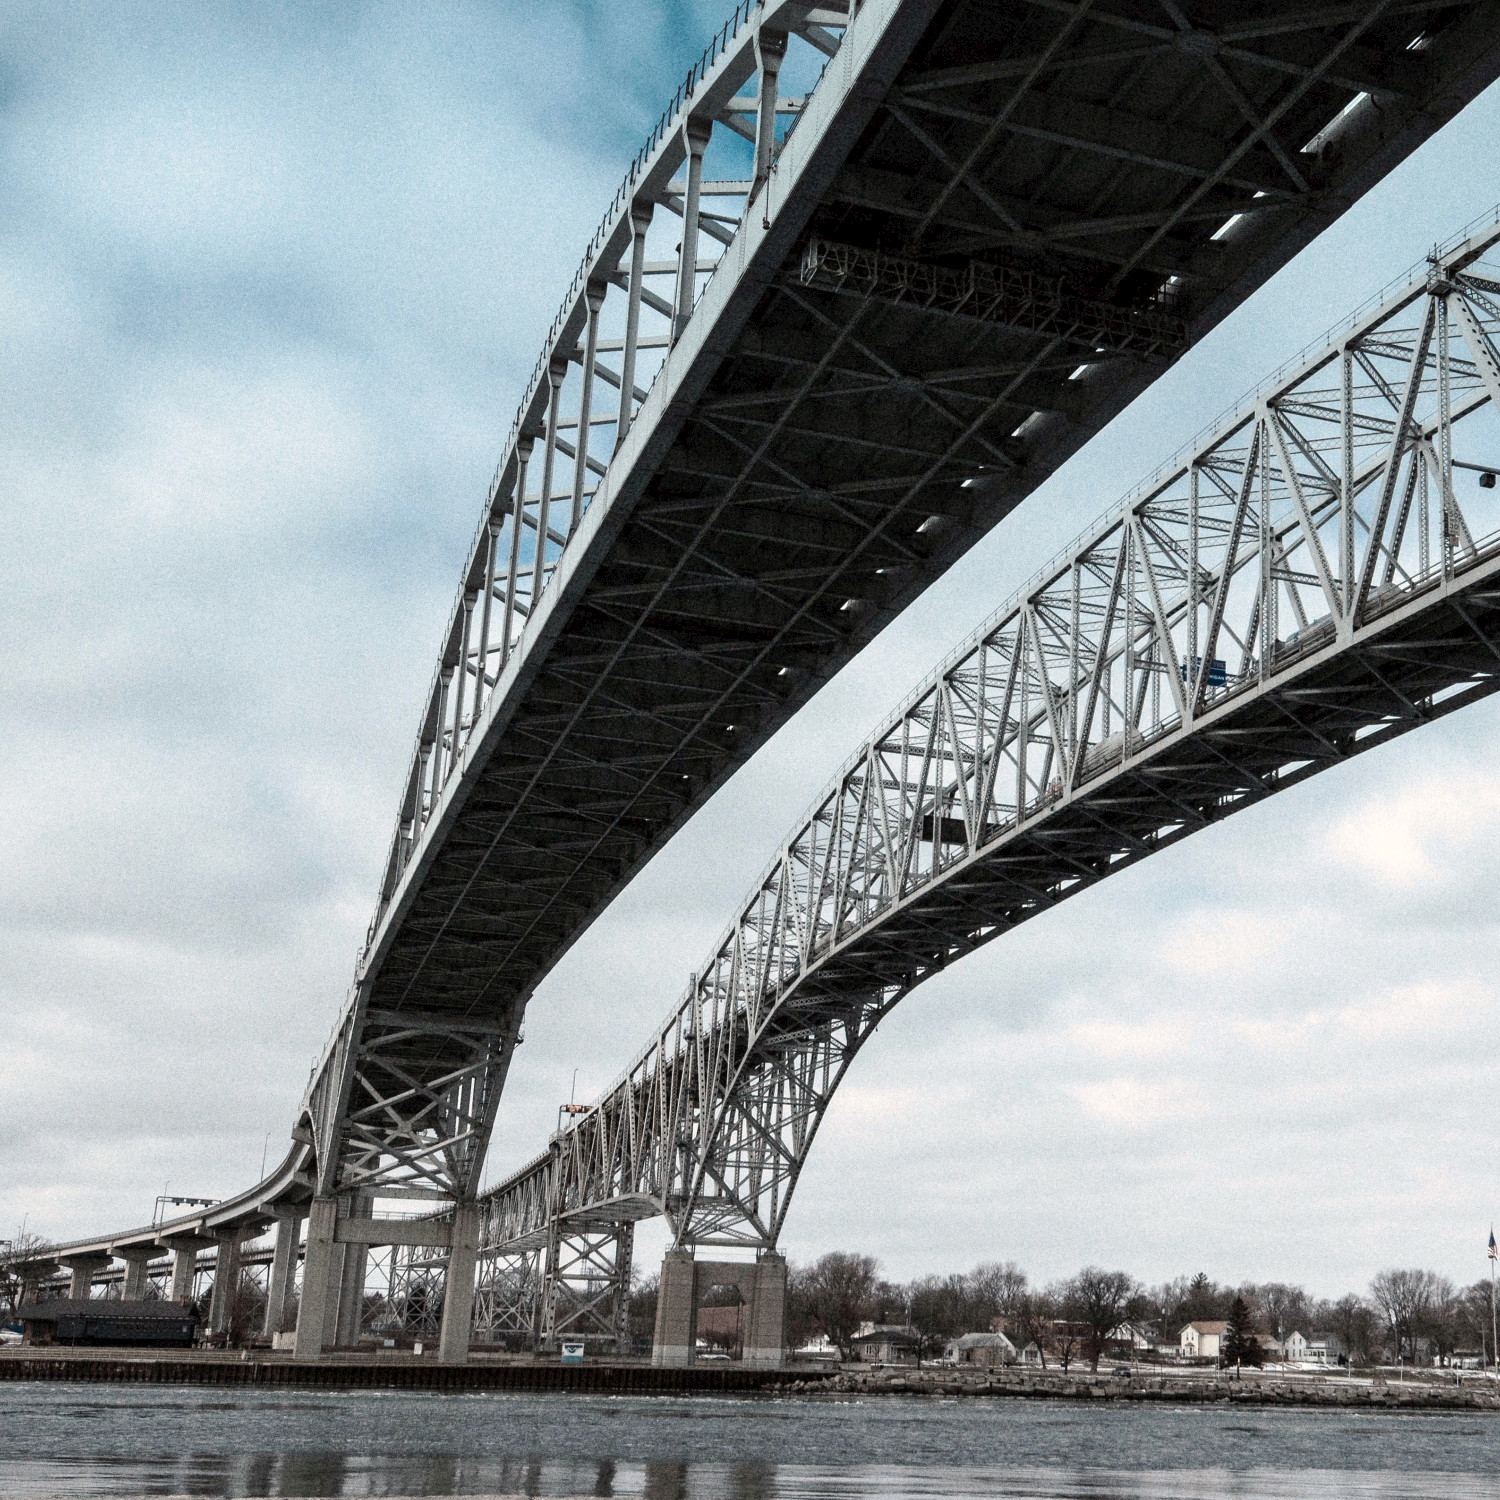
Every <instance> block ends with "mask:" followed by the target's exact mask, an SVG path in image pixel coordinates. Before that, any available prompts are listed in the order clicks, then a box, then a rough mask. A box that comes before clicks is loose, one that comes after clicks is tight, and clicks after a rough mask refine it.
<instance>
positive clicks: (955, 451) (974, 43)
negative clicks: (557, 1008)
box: [307, 0, 1500, 1197]
mask: <svg viewBox="0 0 1500 1500" xmlns="http://www.w3.org/2000/svg"><path fill="white" fill-rule="evenodd" d="M1497 46H1500V17H1497V16H1496V15H1495V14H1494V13H1493V10H1492V8H1490V7H1486V6H1484V5H1482V4H1477V3H1452V4H1445V5H1432V4H1426V3H1423V4H1412V3H1396V0H1386V3H1373V4H1365V5H1359V6H1342V7H1340V6H1334V7H1329V6H1328V5H1327V4H1325V3H1322V0H1319V3H1311V0H1267V3H1264V4H1259V5H1257V6H1255V7H1254V8H1253V9H1252V11H1251V12H1249V13H1247V12H1246V11H1245V9H1244V7H1232V6H1226V5H1223V4H1220V3H1209V0H1196V3H1193V0H1189V3H1185V4H1183V5H1182V6H1179V7H1172V8H1170V9H1169V10H1164V11H1162V12H1161V13H1160V16H1159V17H1158V16H1157V14H1156V13H1155V12H1153V13H1152V14H1151V15H1150V16H1147V17H1143V15H1142V14H1140V7H1138V6H1135V5H1133V4H1131V3H1129V0H1100V3H1095V4H1071V3H1069V4H1062V3H1055V0H1005V3H1001V4H996V3H994V0H949V3H944V4H939V3H937V0H903V3H898V0H865V3H863V4H861V5H859V6H858V8H857V9H855V8H854V7H852V6H848V5H837V6H816V5H807V4H792V3H784V0H765V3H763V4H755V3H747V4H742V5H741V6H740V7H739V8H738V9H737V10H736V12H735V14H734V16H733V17H732V18H731V20H730V22H729V23H728V24H727V25H726V26H725V28H724V29H723V31H721V33H720V34H719V36H718V37H717V38H716V39H715V41H714V43H713V44H712V45H711V46H710V48H709V50H708V52H707V53H706V54H705V56H704V58H703V60H702V62H701V63H699V64H698V65H697V66H695V68H694V69H693V70H692V71H691V72H690V73H689V75H688V77H687V79H686V80H685V82H684V84H683V87H682V88H681V89H680V90H679V91H678V95H677V96H676V97H675V98H674V100H673V102H672V104H671V106H670V107H669V109H668V110H667V111H666V113H665V114H664V115H663V116H662V119H661V121H660V123H659V124H658V127H657V129H656V130H655V131H654V132H653V135H652V137H651V140H650V141H649V142H648V143H647V146H646V147H645V149H644V150H643V151H642V152H641V154H640V155H639V156H638V158H637V160H636V162H635V163H634V164H633V166H632V169H631V172H630V174H629V176H628V178H627V180H626V182H625V183H624V184H623V185H622V187H621V189H620V191H619V193H618V194H617V195H616V197H615V200H614V202H613V203H612V204H611V206H610V209H609V212H608V213H607V215H606V217H605V220H604V222H603V223H602V224H601V226H600V228H599V231H598V233H597V234H596V235H595V237H594V239H593V241H592V242H591V244H590V246H589V249H588V252H587V254H586V256H585V258H584V262H583V264H582V265H581V266H580V268H579V270H578V273H577V275H576V276H575V278H574V281H573V284H572V286H571V288H570V290H569V294H568V297H567V299H566V300H565V302H564V306H563V308H562V310H561V312H560V313H559V314H558V317H557V320H556V321H555V322H554V325H553V327H552V330H551V331H550V333H549V337H548V340H547V343H546V346H545V348H544V349H543V352H542V355H541V357H540V358H539V359H538V361H537V366H536V370H535V373H534V375H533V379H532V382H531V386H530V388H529V390H528V392H527V395H526V397H525V399H524V400H523V402H522V404H521V407H520V410H519V412H518V414H517V417H516V421H515V424H514V426H513V429H512V432H511V435H510V440H509V442H508V444H507V447H506V451H505V454H504V456H503V458H502V460H501V463H500V466H499V469H498V471H497V473H496V476H495V480H494V483H493V485H492V487H491V490H490V494H489V498H488V503H487V504H486V507H485V510H484V514H483V517H482V520H481V524H480V528H479V531H478V534H477V536H476V538H475V541H474V545H473V547H472V549H471V551H470V554H469V557H468V560H467V562H466V564H465V568H464V571H463V574H462V581H461V584H460V589H459V597H458V599H457V601H456V603H455V606H454V610H453V613H452V616H451V619H450V625H449V629H448V632H447V636H446V638H445V642H444V647H443V651H442V653H441V656H440V659H439V662H438V666H437V670H436V672H435V674H434V678H433V683H432V688H431V691H430V693H429V696H428V700H427V704H426V709H425V712H424V714H423V716H422V719H421V724H420V729H419V732H418V736H417V743H416V745H415V747H414V750H413V755H412V761H411V769H410V773H409V775H408V778H407V783H406V788H405V792H404V795H403V798H402V802H401V809H400V814H399V817H398V820H397V828H396V830H395V834H394V836H393V840H392V845H391V853H390V858H389V861H388V863H387V867H386V873H385V878H384V881H383V883H382V888H381V895H380V901H379V905H378V908H377V911H376V914H375V918H374V920H373V921H372V923H371V927H370V933H369V939H368V943H367V946H366V949H365V952H364V954H363V956H362V958H361V961H360V965H359V970H358V975H357V980H356V984H355V986H354V988H353V990H352V991H351V995H350V998H349V1002H348V1006H347V1009H346V1018H347V1021H348V1023H349V1024H348V1025H347V1026H346V1027H344V1028H343V1029H342V1030H341V1031H340V1033H339V1035H338V1037H337V1039H336V1042H335V1044H334V1045H333V1046H332V1047H331V1048H330V1049H329V1052H328V1055H327V1057H326V1059H325V1062H324V1064H323V1065H322V1067H321V1068H320V1070H319V1072H318V1074H317V1076H316V1078H315V1080H314V1084H313V1087H312V1089H311V1090H310V1094H309V1108H308V1111H307V1123H308V1126H309V1129H310V1134H311V1136H312V1138H313V1140H314V1141H315V1143H316V1146H317V1153H318V1157H319V1162H318V1168H317V1173H316V1176H317V1181H318V1184H319V1186H320V1189H321V1190H322V1191H334V1190H336V1189H337V1190H340V1191H342V1190H347V1189H350V1188H359V1187H365V1188H372V1189H375V1188H380V1187H382V1186H386V1187H390V1186H395V1187H399V1188H401V1189H403V1190H404V1191H408V1192H432V1193H435V1194H441V1195H447V1196H458V1197H462V1196H464V1195H465V1194H466V1193H468V1192H469V1191H471V1190H472V1188H473V1185H474V1182H475V1180H476V1178H477V1174H478V1171H479V1165H480V1163H481V1161H482V1159H483V1154H484V1149H485V1145H486V1142H487V1139H488V1134H489V1130H490V1127H491V1122H492V1121H493V1118H494V1109H495V1104H496V1101H497V1099H498V1096H499V1092H500V1089H501V1087H502V1084H503V1080H504V1076H505V1070H506V1067H507V1065H508V1061H509V1057H510V1054H511V1051H512V1049H513V1047H514V1046H515V1043H516V1040H517V1039H518V1037H519V1035H520V1023H521V1016H522V1010H523V1007H524V1005H525V1003H526V1000H527V998H528V997H529V995H530V994H531V992H532V990H533V989H534V988H535V986H536V984H537V982H538V981H539V980H540V978H541V976H542V975H543V974H544V973H545V972H546V971H547V970H548V969H549V968H550V967H551V965H552V964H554V963H555V962H556V961H557V959H558V958H559V956H560V955H561V954H562V953H563V952H564V951H565V950H566V948H567V947H568V945H569V944H570V943H571V942H572V941H574V939H575V938H576V937H577V936H578V934H579V933H580V932H581V931H582V930H583V929H584V927H586V926H587V924H588V923H589V921H590V920H592V918H593V917H594V916H595V915H597V913H598V912H599V911H600V909H601V908H602V907H603V906H604V904H605V903H606V902H607V901H608V900H609V899H610V898H611V897H612V895H613V894H614V893H615V892H617V891H618V890H619V889H620V888H621V887H622V886H623V884H624V883H625V882H626V881H627V880H628V879H629V878H630V876H631V874H632V873H633V872H634V871H635V870H636V869H637V868H639V867H640V865H641V864H642V863H643V862H644V861H645V860H646V859H647V858H649V856H650V855H651V854H652V853H654V852H655V851H656V850H657V849H658V848H660V847H661V845H662V843H663V842H664V841H665V840H666V838H667V837H669V835H670V834H671V833H672V831H673V830H674V829H676V828H677V827H678V826H680V824H681V823H682V822H683V820H684V819H685V818H686V817H687V816H688V815H689V814H690V813H691V812H692V811H693V810H694V809H695V808H696V807H698V806H699V805H701V803H702V802H703V801H704V800H705V798H706V797H707V796H708V795H709V794H710V793H711V792H712V791H713V790H714V788H716V787H717V786H718V785H719V784H720V783H721V782H722V781H723V780H724V779H725V778H726V777H727V776H728V775H729V774H730V773H731V772H732V771H733V770H734V769H735V768H736V767H737V766H739V765H740V764H742V763H743V762H744V760H745V759H746V758H747V757H748V756H749V755H750V754H751V752H752V751H753V749H754V748H755V747H756V746H757V745H758V744H760V743H761V742H762V741H763V740H764V739H765V738H766V737H767V736H768V735H769V734H770V733H771V732H772V731H773V730H774V729H775V728H776V727H777V726H779V725H780V724H781V723H783V722H785V720H786V719H787V717H788V716H789V715H790V714H791V713H792V712H793V711H794V710H795V709H796V708H797V707H798V706H799V705H800V704H801V703H803V702H804V701H806V699H807V698H808V697H809V696H810V695H811V694H812V693H813V692H814V691H816V689H817V688H818V687H819V686H820V685H821V684H822V683H824V682H825V681H827V680H828V678H829V677H830V676H832V674H833V673H834V672H835V671H837V669H838V668H839V666H840V665H841V664H842V663H843V662H845V661H846V660H848V659H849V657H850V656H851V655H852V654H853V653H854V652H855V651H856V650H858V649H859V647H860V646H861V645H862V644H863V643H864V642H865V641H867V640H869V639H870V638H871V636H872V635H873V634H874V633H875V632H876V631H877V630H878V629H879V628H880V627H881V626H882V625H883V624H884V623H885V622H886V621H887V620H889V619H890V618H891V617H892V616H893V614H894V613H895V612H896V611H897V610H898V609H899V608H900V607H901V606H902V605H903V604H904V603H905V602H906V601H907V600H909V599H911V598H912V597H914V596H915V595H916V594H917V593H918V592H919V591H920V590H921V589H922V588H924V587H925V586H926V585H927V584H928V583H929V582H930V581H931V580H932V579H933V578H934V577H935V576H937V574H938V573H939V572H940V571H941V570H942V569H943V568H944V567H945V566H946V565H947V564H948V563H949V562H951V561H952V560H953V559H954V558H955V557H957V556H958V555H959V554H960V553H962V552H963V551H964V550H965V549H966V548H967V547H968V546H969V545H971V544H972V543H973V541H974V540H975V539H976V538H977V537H978V536H980V535H981V534H982V533H983V532H984V531H985V530H986V529H987V528H988V527H989V526H991V525H993V524H994V522H995V521H996V520H998V519H999V518H1000V517H1001V516H1002V515H1004V514H1005V513H1006V512H1007V511H1008V510H1009V509H1011V508H1012V507H1013V506H1014V505H1015V504H1016V503H1017V502H1018V501H1019V500H1020V499H1021V498H1023V497H1024V496H1025V495H1026V494H1027V493H1029V492H1030V490H1031V489H1033V488H1034V487H1035V486H1036V485H1037V484H1038V483H1039V482H1040V481H1041V480H1042V479H1043V478H1044V477H1045V476H1046V475H1047V474H1048V473H1050V472H1051V471H1052V469H1053V468H1055V467H1056V465H1057V464H1058V463H1059V462H1060V461H1061V460H1062V459H1063V458H1064V457H1066V456H1067V455H1068V454H1069V453H1071V452H1072V451H1074V450H1075V449H1076V448H1077V447H1078V445H1079V444H1080V443H1082V442H1083V441H1085V440H1086V439H1087V437H1088V436H1089V435H1090V434H1091V433H1093V432H1094V431H1096V430H1097V429H1098V427H1099V426H1100V425H1102V423H1104V422H1105V421H1107V420H1108V418H1109V417H1110V416H1111V415H1113V413H1114V412H1116V411H1117V410H1118V409H1119V408H1120V407H1121V406H1122V405H1123V404H1124V403H1125V402H1126V401H1128V400H1129V399H1130V398H1131V397H1132V396H1133V395H1134V394H1135V393H1137V392H1138V391H1139V390H1141V389H1142V388H1143V387H1144V386H1145V385H1146V384H1148V383H1149V382H1150V381H1151V380H1152V379H1154V378H1155V376H1156V375H1157V374H1158V373H1159V372H1160V371H1161V370H1162V369H1163V368H1165V366H1166V365H1167V364H1168V363H1169V362H1170V361H1171V360H1172V359H1174V358H1175V357H1176V356H1177V355H1178V354H1180V353H1181V352H1182V350H1183V349H1184V348H1186V347H1187V346H1188V345H1189V344H1190V343H1191V342H1192V341H1193V340H1194V339H1196V338H1197V337H1199V336H1201V335H1202V333H1203V332H1204V331H1205V330H1206V329H1208V328H1209V327H1211V326H1212V325H1213V324H1214V323H1215V322H1216V321H1217V320H1218V319H1219V318H1221V317H1222V316H1223V315H1224V314H1225V313H1226V312H1227V311H1229V310H1230V308H1232V307H1233V306H1234V305H1236V303H1237V302H1238V301H1240V300H1241V299H1242V298H1243V297H1244V296H1245V295H1246V294H1247V292H1248V291H1250V290H1251V289H1252V288H1253V287H1254V286H1256V285H1258V284H1259V282H1260V281H1261V280H1263V279H1264V277H1265V276H1266V275H1267V274H1269V272H1270V271H1271V270H1273V269H1275V267H1276V266H1278V265H1279V264H1281V263H1282V262H1283V261H1284V260H1285V259H1286V258H1287V257H1288V256H1289V255H1290V254H1291V253H1293V251H1294V250H1295V249H1296V248H1297V247H1298V246H1300V245H1301V244H1302V243H1304V242H1305V240H1306V239H1307V238H1308V237H1309V236H1310V235H1311V234H1312V233H1314V232H1315V231H1316V229H1317V228H1318V227H1320V226H1321V225H1323V224H1325V223H1327V222H1328V221H1329V220H1330V219H1331V218H1332V217H1334V216H1335V215H1336V214H1337V213H1338V212H1339V211H1340V210H1341V209H1342V207H1343V206H1344V205H1345V204H1346V203H1347V202H1349V201H1350V200H1351V199H1352V198H1353V197H1354V196H1356V195H1357V194H1358V193H1359V192H1360V191H1362V190H1363V189H1364V187H1365V186H1367V185H1368V183H1369V182H1371V181H1374V180H1375V179H1376V178H1377V177H1378V176H1379V175H1380V174H1381V173H1382V172H1383V171H1384V170H1386V169H1387V168H1388V166H1389V165H1390V164H1391V163H1393V162H1394V161H1395V160H1397V159H1398V158H1399V157H1400V156H1401V155H1402V154H1403V152H1404V151H1405V150H1406V149H1409V146H1410V145H1411V144H1414V143H1415V142H1416V141H1417V140H1418V139H1419V138H1420V137H1421V136H1422V135H1425V133H1426V132H1427V131H1429V130H1430V129H1431V128H1432V127H1433V124H1434V122H1435V120H1436V119H1437V118H1439V117H1441V116H1442V115H1444V114H1445V113H1446V112H1449V111H1451V110H1452V109H1454V108H1456V107H1457V105H1458V104H1459V103H1460V102H1462V100H1463V99H1465V98H1468V97H1470V96H1471V95H1472V93H1473V92H1474V91H1475V90H1477V89H1478V88H1479V87H1481V86H1482V85H1483V84H1484V83H1486V82H1488V81H1489V79H1490V78H1491V77H1492V76H1493V75H1494V73H1495V72H1496V71H1497V69H1500V55H1497ZM799 50H800V53H801V54H802V55H801V57H800V58H799V55H798V54H799ZM808 59H812V60H813V61H814V62H815V63H816V64H817V66H816V67H813V66H809V63H808ZM819 69H821V71H819ZM799 72H800V73H802V74H804V75H805V82H807V83H811V84H813V85H814V86H813V87H812V88H811V89H810V91H807V92H797V91H792V90H794V89H795V90H801V89H802V87H803V83H802V81H797V82H795V83H793V84H790V85H789V82H788V81H789V80H793V79H794V78H795V75H797V74H798V73H799ZM622 392H623V393H624V395H623V397H622V394H621V393H622ZM377 1012H378V1013H380V1015H381V1016H383V1017H386V1018H390V1019H380V1020H377V1019H374V1017H375V1016H376V1013H377ZM476 1019H478V1020H481V1021H483V1022H484V1023H485V1024H486V1025H488V1026H489V1027H490V1028H491V1029H490V1031H489V1033H488V1034H487V1035H486V1036H485V1037H483V1038H480V1037H478V1036H470V1035H463V1034H460V1033H459V1032H457V1031H455V1030H453V1029H451V1023H452V1022H454V1021H464V1022H469V1021H474V1020H476ZM851 1025H852V1027H853V1030H852V1032H851V1035H854V1036H858V1035H862V1034H863V1026H864V1021H863V1020H862V1019H860V1018H858V1017H856V1018H853V1019H852V1020H851ZM445 1027H447V1028H448V1029H445ZM788 1086H789V1087H790V1086H791V1085H788ZM447 1091H452V1093H453V1102H452V1103H451V1105H444V1104H443V1103H441V1102H440V1101H441V1099H442V1098H443V1097H444V1095H445V1092H447Z"/></svg>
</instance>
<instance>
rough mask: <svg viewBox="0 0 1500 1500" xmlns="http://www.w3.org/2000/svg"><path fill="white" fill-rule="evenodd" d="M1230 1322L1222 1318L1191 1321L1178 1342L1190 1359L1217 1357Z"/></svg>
mask: <svg viewBox="0 0 1500 1500" xmlns="http://www.w3.org/2000/svg"><path fill="white" fill-rule="evenodd" d="M1228 1327H1229V1324H1228V1323H1226V1322H1224V1321H1223V1320H1221V1319H1207V1320H1204V1321H1200V1322H1197V1323H1189V1324H1188V1325H1187V1327H1186V1328H1184V1329H1183V1330H1182V1332H1181V1333H1180V1334H1179V1335H1178V1339H1177V1343H1178V1346H1179V1347H1180V1348H1181V1350H1182V1352H1183V1354H1185V1355H1186V1356H1187V1357H1188V1358H1189V1359H1217V1358H1218V1357H1219V1346H1220V1344H1221V1343H1222V1342H1223V1340H1224V1330H1225V1329H1226V1328H1228Z"/></svg>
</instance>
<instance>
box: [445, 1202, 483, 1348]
mask: <svg viewBox="0 0 1500 1500" xmlns="http://www.w3.org/2000/svg"><path fill="white" fill-rule="evenodd" d="M478 1250H479V1205H478V1204H477V1203H460V1204H458V1205H456V1206H455V1208H454V1210H453V1243H452V1247H451V1248H450V1249H449V1251H448V1282H447V1285H446V1286H445V1287H444V1289H443V1328H442V1332H441V1334H440V1335H439V1336H438V1358H439V1359H440V1360H441V1361H442V1362H443V1363H444V1364H445V1365H450V1364H459V1365H461V1364H463V1363H464V1362H465V1361H466V1360H467V1359H468V1357H469V1332H470V1328H471V1327H472V1325H473V1321H474V1261H475V1257H476V1255H477V1253H478Z"/></svg>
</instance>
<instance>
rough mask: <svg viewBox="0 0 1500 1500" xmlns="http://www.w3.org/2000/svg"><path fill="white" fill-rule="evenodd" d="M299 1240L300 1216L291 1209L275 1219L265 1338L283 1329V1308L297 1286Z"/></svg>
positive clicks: (279, 1214) (284, 1319)
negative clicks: (274, 1239) (274, 1240)
mask: <svg viewBox="0 0 1500 1500" xmlns="http://www.w3.org/2000/svg"><path fill="white" fill-rule="evenodd" d="M301 1238H302V1215H301V1214H300V1213H298V1212H296V1211H295V1210H292V1209H283V1210H279V1211H278V1212H277V1215H276V1250H275V1253H274V1254H273V1256H272V1258H271V1277H270V1283H269V1285H268V1286H267V1288H266V1322H265V1327H264V1328H263V1329H262V1332H263V1333H265V1334H266V1335H267V1336H268V1337H271V1336H274V1335H275V1334H278V1333H281V1332H282V1331H283V1330H284V1329H285V1328H286V1321H287V1318H286V1313H287V1306H288V1304H289V1303H290V1302H291V1300H292V1292H293V1290H294V1289H295V1287H296V1285H297V1250H298V1248H299V1243H300V1241H301Z"/></svg>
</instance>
